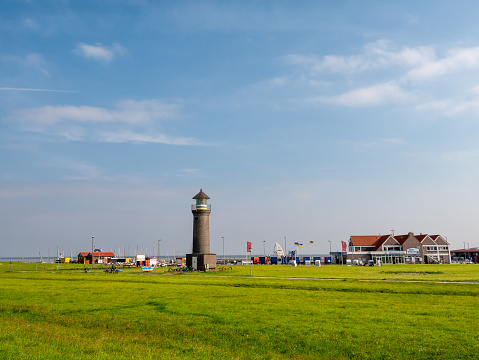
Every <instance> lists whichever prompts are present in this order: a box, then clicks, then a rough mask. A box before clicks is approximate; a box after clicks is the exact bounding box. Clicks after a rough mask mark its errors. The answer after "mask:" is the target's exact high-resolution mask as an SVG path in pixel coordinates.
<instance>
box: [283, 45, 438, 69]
mask: <svg viewBox="0 0 479 360" xmlns="http://www.w3.org/2000/svg"><path fill="white" fill-rule="evenodd" d="M390 47H391V45H390V43H389V42H388V41H386V40H380V41H377V42H374V43H369V44H367V45H366V46H365V48H364V52H363V53H362V54H359V55H350V56H339V55H326V56H323V57H318V56H314V55H296V54H292V55H287V56H285V57H284V58H283V59H284V60H285V61H286V62H287V63H289V64H292V65H296V66H299V67H302V68H304V69H307V70H308V71H309V72H310V73H311V74H312V75H317V74H319V73H322V72H326V71H327V72H333V73H357V72H363V71H368V70H375V69H386V68H390V67H392V66H406V67H414V66H420V65H422V64H427V63H429V62H431V61H432V60H433V59H434V58H435V52H434V49H433V48H431V47H424V46H419V47H414V48H409V47H404V48H403V49H401V50H399V51H396V52H394V51H390V50H389V48H390Z"/></svg>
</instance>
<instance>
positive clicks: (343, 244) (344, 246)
mask: <svg viewBox="0 0 479 360" xmlns="http://www.w3.org/2000/svg"><path fill="white" fill-rule="evenodd" d="M341 245H342V246H343V251H347V249H348V244H346V241H341Z"/></svg>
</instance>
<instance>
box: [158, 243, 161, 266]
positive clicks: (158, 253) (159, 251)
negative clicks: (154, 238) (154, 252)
mask: <svg viewBox="0 0 479 360" xmlns="http://www.w3.org/2000/svg"><path fill="white" fill-rule="evenodd" d="M160 241H161V239H159V240H158V262H160Z"/></svg>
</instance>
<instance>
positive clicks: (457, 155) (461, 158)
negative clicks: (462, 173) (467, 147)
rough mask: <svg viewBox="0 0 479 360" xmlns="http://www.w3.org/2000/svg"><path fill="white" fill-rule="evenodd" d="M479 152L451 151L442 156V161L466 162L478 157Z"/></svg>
mask: <svg viewBox="0 0 479 360" xmlns="http://www.w3.org/2000/svg"><path fill="white" fill-rule="evenodd" d="M478 155H479V152H478V151H462V150H461V151H449V152H445V153H443V154H442V159H443V160H445V161H448V162H465V161H470V160H474V159H476V158H477V157H478Z"/></svg>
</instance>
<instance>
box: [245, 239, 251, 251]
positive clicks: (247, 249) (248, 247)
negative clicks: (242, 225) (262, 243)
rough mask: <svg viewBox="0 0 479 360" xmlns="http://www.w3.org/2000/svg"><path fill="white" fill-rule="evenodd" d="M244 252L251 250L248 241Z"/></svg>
mask: <svg viewBox="0 0 479 360" xmlns="http://www.w3.org/2000/svg"><path fill="white" fill-rule="evenodd" d="M246 252H251V243H250V242H249V241H247V242H246Z"/></svg>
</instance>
